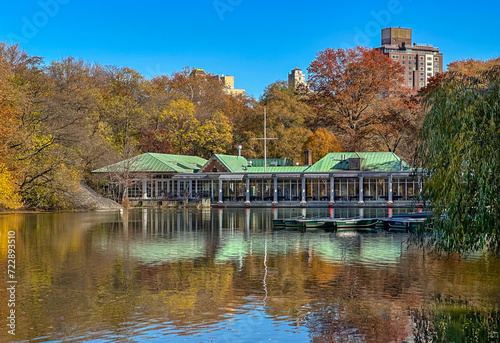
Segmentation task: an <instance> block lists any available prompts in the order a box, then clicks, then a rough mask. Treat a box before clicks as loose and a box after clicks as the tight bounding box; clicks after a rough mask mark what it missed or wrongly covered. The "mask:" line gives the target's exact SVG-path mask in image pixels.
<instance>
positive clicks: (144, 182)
mask: <svg viewBox="0 0 500 343" xmlns="http://www.w3.org/2000/svg"><path fill="white" fill-rule="evenodd" d="M142 198H143V199H147V198H148V181H147V180H142Z"/></svg>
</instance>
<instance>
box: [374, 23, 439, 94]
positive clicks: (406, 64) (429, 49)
mask: <svg viewBox="0 0 500 343" xmlns="http://www.w3.org/2000/svg"><path fill="white" fill-rule="evenodd" d="M376 49H377V50H380V51H381V52H382V53H383V54H384V55H387V56H389V57H390V58H391V59H393V60H394V61H397V62H399V63H400V64H401V66H402V67H403V69H404V82H405V85H407V86H408V87H410V88H413V89H414V90H419V89H420V88H422V87H425V86H426V85H427V82H428V79H429V77H431V76H434V75H436V74H437V73H439V72H442V71H443V53H441V52H439V48H437V47H434V46H432V45H430V44H417V43H412V30H411V29H407V28H401V27H398V28H396V27H388V28H385V29H382V40H381V46H380V47H377V48H376Z"/></svg>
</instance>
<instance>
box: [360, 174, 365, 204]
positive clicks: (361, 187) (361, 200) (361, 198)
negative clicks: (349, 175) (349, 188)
mask: <svg viewBox="0 0 500 343" xmlns="http://www.w3.org/2000/svg"><path fill="white" fill-rule="evenodd" d="M363 186H364V185H363V177H362V176H359V203H363V202H365V201H364V190H363Z"/></svg>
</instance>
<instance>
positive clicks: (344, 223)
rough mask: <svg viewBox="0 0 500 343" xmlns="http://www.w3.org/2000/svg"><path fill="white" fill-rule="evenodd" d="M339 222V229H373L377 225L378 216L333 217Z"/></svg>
mask: <svg viewBox="0 0 500 343" xmlns="http://www.w3.org/2000/svg"><path fill="white" fill-rule="evenodd" d="M333 220H335V221H336V222H337V230H339V231H340V230H357V231H365V230H368V231H372V230H373V229H375V226H376V225H377V222H378V219H377V218H345V219H344V218H342V219H333Z"/></svg>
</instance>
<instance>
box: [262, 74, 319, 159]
mask: <svg viewBox="0 0 500 343" xmlns="http://www.w3.org/2000/svg"><path fill="white" fill-rule="evenodd" d="M260 104H261V105H262V106H266V112H267V136H268V137H276V138H278V139H277V140H276V141H273V142H271V143H270V144H268V154H269V156H272V157H275V158H293V159H294V160H295V161H300V160H301V153H302V145H303V144H304V142H305V141H306V139H307V137H308V136H310V135H311V131H310V130H309V129H308V128H307V127H306V122H307V121H308V120H309V119H310V118H311V117H312V115H313V110H312V108H311V107H310V106H308V105H307V104H306V103H305V102H303V101H301V100H300V98H299V97H298V96H297V95H296V94H295V92H294V89H289V88H288V84H287V83H286V82H283V81H278V82H274V83H272V84H270V85H269V86H267V87H266V89H265V90H264V94H263V95H262V97H261V99H260ZM255 115H256V116H257V121H256V122H257V123H259V125H258V127H257V132H256V133H257V137H261V136H262V130H263V113H262V112H260V113H255ZM258 146H259V151H260V149H261V145H258Z"/></svg>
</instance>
